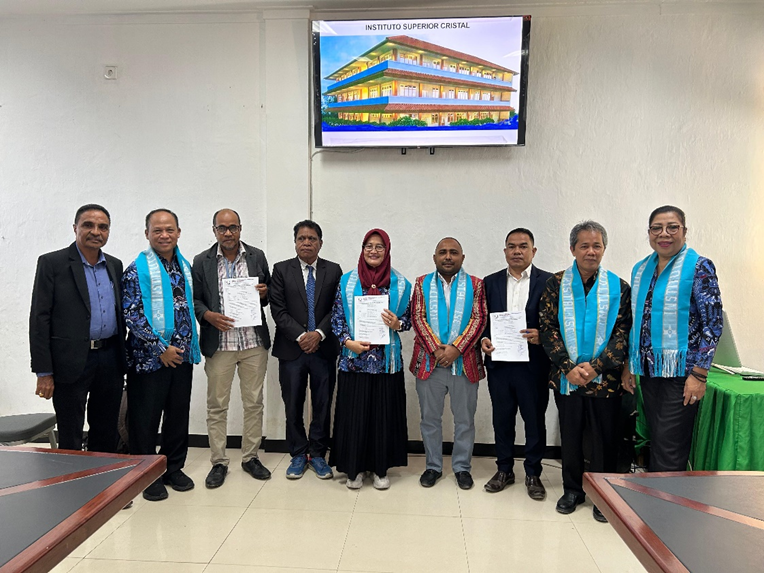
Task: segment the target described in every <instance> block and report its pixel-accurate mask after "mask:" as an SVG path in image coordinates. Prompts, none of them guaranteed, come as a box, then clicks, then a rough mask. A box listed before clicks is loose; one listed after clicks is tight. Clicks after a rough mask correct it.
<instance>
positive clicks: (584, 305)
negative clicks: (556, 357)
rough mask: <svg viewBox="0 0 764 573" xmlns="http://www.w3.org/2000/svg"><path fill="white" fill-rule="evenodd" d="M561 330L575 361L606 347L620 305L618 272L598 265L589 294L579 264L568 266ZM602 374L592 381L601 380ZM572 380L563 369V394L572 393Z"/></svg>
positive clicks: (585, 359)
mask: <svg viewBox="0 0 764 573" xmlns="http://www.w3.org/2000/svg"><path fill="white" fill-rule="evenodd" d="M559 305H560V306H559V321H560V327H561V328H560V333H561V334H562V340H563V342H564V343H565V348H566V349H567V351H568V356H569V357H570V359H571V360H572V361H573V362H575V363H576V364H581V363H582V362H589V361H590V360H592V359H593V358H596V357H597V356H599V355H600V354H602V351H603V350H604V349H605V346H606V345H607V343H608V340H610V335H611V334H612V333H613V328H614V327H615V321H616V318H618V309H619V307H620V305H621V280H620V279H619V278H618V276H617V275H616V274H615V273H612V272H610V271H608V270H605V269H603V268H602V267H600V268H599V270H598V271H597V280H596V281H595V282H594V285H593V286H592V288H591V289H590V290H589V294H586V291H585V290H584V282H583V280H581V274H580V272H579V270H578V265H577V264H576V263H575V262H573V265H572V266H571V267H570V268H568V269H567V270H566V271H565V273H564V274H563V275H562V281H561V282H560V303H559ZM601 380H602V375H601V374H600V375H599V376H597V377H596V378H595V379H594V380H592V382H594V383H595V384H599V383H600V381H601ZM571 386H572V384H570V382H568V379H567V378H566V377H565V374H563V373H562V372H561V373H560V394H563V395H565V396H567V395H569V394H570V391H571Z"/></svg>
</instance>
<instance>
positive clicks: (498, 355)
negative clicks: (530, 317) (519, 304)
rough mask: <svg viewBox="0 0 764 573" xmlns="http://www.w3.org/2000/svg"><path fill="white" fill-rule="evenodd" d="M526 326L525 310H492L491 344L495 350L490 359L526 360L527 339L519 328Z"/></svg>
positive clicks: (504, 360)
mask: <svg viewBox="0 0 764 573" xmlns="http://www.w3.org/2000/svg"><path fill="white" fill-rule="evenodd" d="M526 328H527V325H526V322H525V311H518V312H492V313H491V344H493V346H494V348H495V350H494V351H493V353H492V354H491V360H495V361H497V362H528V361H529V360H530V357H529V356H528V341H527V340H526V339H525V338H523V333H522V332H520V331H521V330H525V329H526Z"/></svg>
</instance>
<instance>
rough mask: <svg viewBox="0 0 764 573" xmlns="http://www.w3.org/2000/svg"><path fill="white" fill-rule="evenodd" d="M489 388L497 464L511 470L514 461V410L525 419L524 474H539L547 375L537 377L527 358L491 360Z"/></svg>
mask: <svg viewBox="0 0 764 573" xmlns="http://www.w3.org/2000/svg"><path fill="white" fill-rule="evenodd" d="M488 392H489V393H490V394H491V408H492V409H493V433H494V439H495V441H496V466H497V469H498V470H499V471H502V472H511V471H512V468H513V466H514V463H515V459H514V456H515V453H514V452H515V424H516V418H517V410H518V408H519V410H520V415H521V416H522V417H523V422H525V462H524V463H523V465H524V466H525V474H526V475H529V476H540V475H541V458H542V457H543V455H544V450H545V449H546V422H545V420H544V416H545V414H546V408H547V405H548V404H549V386H548V385H547V382H546V378H541V379H539V377H538V376H535V375H534V373H533V372H532V371H531V369H530V366H529V365H528V363H526V362H494V363H493V365H492V367H491V368H489V369H488Z"/></svg>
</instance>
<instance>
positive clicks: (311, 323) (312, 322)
mask: <svg viewBox="0 0 764 573" xmlns="http://www.w3.org/2000/svg"><path fill="white" fill-rule="evenodd" d="M305 294H306V295H307V297H308V332H312V331H314V330H316V279H315V277H314V276H313V267H311V266H308V282H307V283H306V285H305Z"/></svg>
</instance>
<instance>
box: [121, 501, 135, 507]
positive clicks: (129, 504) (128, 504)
mask: <svg viewBox="0 0 764 573" xmlns="http://www.w3.org/2000/svg"><path fill="white" fill-rule="evenodd" d="M131 507H133V500H132V499H131V500H130V501H128V502H127V505H126V506H125V507H123V508H122V509H130V508H131Z"/></svg>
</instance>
